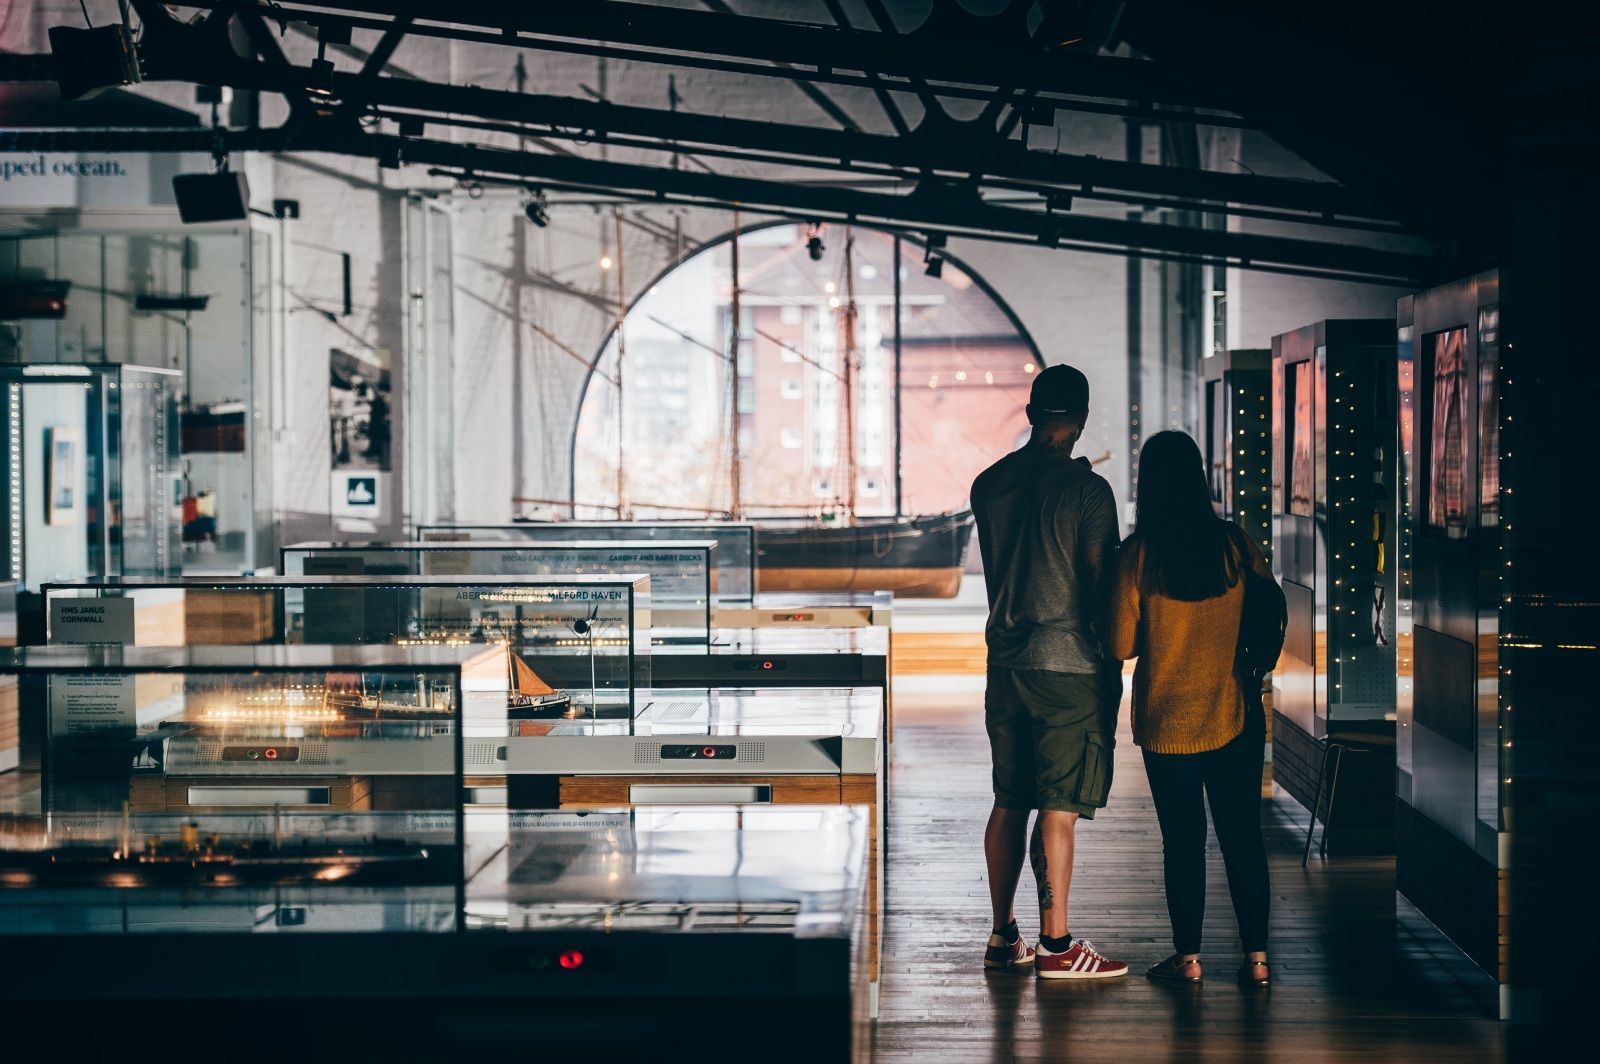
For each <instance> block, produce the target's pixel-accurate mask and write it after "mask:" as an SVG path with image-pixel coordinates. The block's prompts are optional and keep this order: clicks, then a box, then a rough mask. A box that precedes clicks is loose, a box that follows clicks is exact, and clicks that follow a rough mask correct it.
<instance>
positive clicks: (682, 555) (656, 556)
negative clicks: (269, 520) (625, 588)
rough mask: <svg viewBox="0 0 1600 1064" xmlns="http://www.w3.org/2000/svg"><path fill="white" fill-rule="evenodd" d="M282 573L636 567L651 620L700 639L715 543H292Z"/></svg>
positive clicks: (559, 572)
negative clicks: (646, 583) (646, 585)
mask: <svg viewBox="0 0 1600 1064" xmlns="http://www.w3.org/2000/svg"><path fill="white" fill-rule="evenodd" d="M279 557H280V558H281V560H282V565H281V568H282V570H283V573H284V575H286V576H328V575H336V574H337V575H355V574H368V575H420V576H492V577H502V578H503V577H517V576H566V575H581V576H589V575H602V576H615V575H617V574H622V573H643V574H645V575H647V576H648V577H649V578H650V622H651V625H652V628H653V630H654V631H655V632H656V633H658V634H662V633H666V632H670V634H671V637H672V639H673V641H675V642H688V643H704V642H705V641H706V640H707V639H708V638H709V636H710V629H711V610H712V605H713V603H714V602H715V596H716V578H717V571H716V543H715V542H713V541H710V540H701V541H681V542H680V541H646V542H638V541H635V542H587V541H584V542H574V543H534V542H522V541H506V540H499V541H495V540H481V541H480V540H473V541H465V542H459V543H442V542H427V541H418V542H410V543H297V544H295V545H293V546H290V547H284V548H283V549H282V550H281V551H280V552H279Z"/></svg>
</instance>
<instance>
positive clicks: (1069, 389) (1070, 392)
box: [1028, 365, 1089, 417]
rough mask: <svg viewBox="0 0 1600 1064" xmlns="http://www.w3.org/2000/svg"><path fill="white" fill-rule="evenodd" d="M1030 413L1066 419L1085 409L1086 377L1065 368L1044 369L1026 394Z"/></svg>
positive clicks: (1087, 407)
mask: <svg viewBox="0 0 1600 1064" xmlns="http://www.w3.org/2000/svg"><path fill="white" fill-rule="evenodd" d="M1028 402H1029V403H1030V404H1032V406H1033V410H1034V413H1036V414H1045V415H1052V416H1058V417H1070V416H1072V415H1074V414H1081V413H1083V412H1084V411H1086V410H1088V409H1089V378H1088V377H1085V376H1084V375H1083V374H1082V373H1080V372H1079V371H1078V370H1075V369H1073V368H1072V367H1071V366H1068V365H1058V366H1046V367H1045V368H1044V369H1043V370H1042V371H1041V372H1040V373H1039V375H1038V376H1037V377H1035V378H1033V391H1032V392H1030V393H1029V395H1028Z"/></svg>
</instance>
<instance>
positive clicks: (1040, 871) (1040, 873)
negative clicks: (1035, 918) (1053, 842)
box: [1030, 846, 1056, 912]
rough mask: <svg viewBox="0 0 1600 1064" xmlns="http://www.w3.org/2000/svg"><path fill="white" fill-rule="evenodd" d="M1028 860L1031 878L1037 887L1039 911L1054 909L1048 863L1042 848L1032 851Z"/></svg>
mask: <svg viewBox="0 0 1600 1064" xmlns="http://www.w3.org/2000/svg"><path fill="white" fill-rule="evenodd" d="M1030 859H1031V861H1032V863H1033V878H1034V881H1035V882H1036V883H1037V884H1038V886H1039V911H1040V912H1043V911H1044V910H1046V909H1054V908H1055V907H1056V892H1055V888H1054V887H1052V886H1051V885H1050V861H1049V859H1048V858H1046V857H1045V855H1044V847H1043V846H1041V847H1039V848H1038V849H1036V850H1034V851H1033V853H1032V855H1031V857H1030Z"/></svg>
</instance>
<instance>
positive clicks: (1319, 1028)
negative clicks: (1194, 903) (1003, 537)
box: [874, 684, 1502, 1064]
mask: <svg viewBox="0 0 1600 1064" xmlns="http://www.w3.org/2000/svg"><path fill="white" fill-rule="evenodd" d="M968 686H971V685H970V684H969V685H968ZM896 700H897V717H898V719H897V725H896V732H895V744H894V762H895V771H894V772H893V773H892V774H891V781H892V786H893V801H892V804H891V809H892V816H893V823H892V824H891V827H890V834H891V838H892V840H893V841H892V844H891V847H890V855H889V868H888V873H889V883H890V886H889V896H888V904H889V911H888V923H887V931H886V934H887V937H886V940H885V948H886V953H885V957H884V978H883V988H882V998H881V1005H880V1010H881V1011H880V1019H879V1022H878V1025H877V1029H876V1032H875V1035H874V1038H875V1045H874V1053H875V1057H874V1058H875V1059H876V1060H879V1061H912V1060H915V1061H918V1062H921V1064H927V1062H930V1061H962V1062H984V1061H997V1062H998V1061H1031V1060H1066V1059H1073V1060H1078V1061H1097V1062H1106V1061H1114V1062H1124V1061H1149V1060H1159V1061H1184V1062H1189V1061H1196V1062H1198V1061H1218V1062H1222V1061H1244V1062H1250V1061H1278V1060H1282V1061H1294V1062H1296V1064H1312V1062H1316V1061H1363V1062H1374V1061H1396V1062H1400V1061H1406V1062H1411V1061H1469V1060H1470V1061H1493V1060H1499V1059H1501V1057H1502V1044H1501V1038H1502V1035H1501V1029H1500V1025H1499V1024H1498V1023H1497V1022H1496V1021H1494V1020H1492V1019H1490V1018H1488V1017H1489V1015H1490V1014H1491V1010H1492V1008H1493V1005H1494V1002H1493V988H1492V986H1490V985H1488V984H1487V983H1486V982H1485V981H1484V980H1482V979H1481V978H1480V977H1478V976H1476V974H1475V973H1476V969H1473V968H1471V967H1470V965H1467V964H1465V963H1464V962H1463V961H1462V959H1461V958H1460V955H1459V954H1457V953H1456V952H1455V951H1454V950H1453V948H1452V947H1450V946H1449V944H1448V943H1447V942H1445V941H1443V940H1442V939H1441V938H1439V937H1438V936H1437V933H1436V932H1433V931H1432V929H1431V928H1429V927H1428V926H1427V925H1425V924H1424V923H1422V922H1421V921H1420V919H1418V918H1417V917H1416V916H1415V913H1414V912H1408V911H1405V910H1404V909H1403V907H1402V908H1401V909H1400V911H1398V913H1397V904H1396V896H1395V892H1394V865H1393V861H1392V860H1379V859H1356V858H1340V859H1337V860H1334V861H1330V862H1326V863H1324V862H1321V861H1319V860H1317V859H1316V858H1315V857H1313V860H1312V864H1311V867H1310V869H1309V870H1305V871H1302V869H1301V867H1300V849H1299V847H1300V843H1301V842H1302V841H1303V839H1304V835H1303V834H1302V832H1303V830H1304V828H1303V823H1304V821H1303V817H1304V813H1303V811H1302V810H1300V809H1299V807H1298V806H1296V805H1294V804H1293V803H1292V801H1290V800H1288V799H1284V798H1279V799H1275V800H1274V801H1273V802H1272V803H1271V804H1270V806H1269V815H1268V823H1269V827H1268V850H1269V853H1270V854H1271V862H1272V888H1273V889H1272V895H1273V913H1272V936H1273V939H1272V944H1273V958H1274V962H1275V963H1274V976H1275V979H1276V982H1275V985H1274V986H1273V987H1272V988H1271V989H1270V990H1267V991H1255V992H1244V991H1241V990H1239V989H1238V988H1236V987H1235V986H1234V984H1233V981H1232V976H1233V972H1234V970H1235V968H1236V967H1237V965H1238V954H1237V949H1238V940H1237V937H1236V935H1235V931H1234V925H1233V914H1232V910H1231V908H1230V906H1229V904H1228V897H1227V891H1226V887H1225V884H1224V881H1223V878H1222V867H1221V861H1220V858H1218V856H1217V854H1216V851H1215V840H1213V843H1212V862H1211V877H1210V883H1209V886H1208V900H1207V921H1206V943H1207V947H1206V956H1207V958H1208V960H1209V961H1210V965H1209V968H1208V973H1209V975H1210V981H1208V982H1207V983H1205V984H1204V985H1202V986H1200V987H1194V988H1190V987H1171V986H1167V985H1162V984H1152V983H1150V982H1149V981H1148V980H1146V979H1145V978H1144V976H1143V974H1142V973H1143V970H1144V968H1145V967H1146V966H1148V965H1149V964H1151V963H1153V962H1154V961H1157V960H1159V959H1161V958H1162V957H1164V956H1166V955H1167V953H1169V952H1170V950H1171V940H1170V933H1169V925H1168V924H1167V917H1166V910H1165V907H1164V901H1163V897H1162V889H1161V852H1160V837H1159V835H1158V833H1157V828H1156V820H1155V813H1154V810H1153V808H1152V806H1151V803H1150V795H1149V791H1148V788H1147V786H1146V783H1145V778H1144V769H1143V765H1142V763H1141V761H1140V758H1139V755H1138V751H1137V749H1136V748H1135V747H1134V746H1133V744H1132V742H1131V741H1130V739H1129V737H1128V736H1127V734H1126V732H1124V734H1123V736H1122V737H1121V739H1120V741H1119V745H1118V747H1117V755H1118V757H1117V764H1116V777H1115V783H1114V785H1113V788H1112V792H1111V804H1110V806H1109V808H1108V809H1106V810H1104V811H1102V812H1101V813H1100V815H1099V816H1097V817H1096V818H1095V820H1094V821H1093V822H1088V821H1085V822H1083V823H1082V824H1081V825H1080V828H1079V832H1078V840H1079V841H1078V859H1077V866H1076V873H1075V878H1074V881H1073V886H1072V894H1071V909H1070V918H1071V924H1072V930H1073V933H1074V934H1077V935H1081V936H1082V937H1085V938H1088V939H1090V940H1091V941H1092V942H1093V943H1094V945H1095V946H1096V947H1098V948H1099V949H1101V950H1102V951H1103V952H1105V953H1107V954H1108V955H1111V956H1114V957H1118V958H1121V959H1125V960H1127V961H1128V962H1129V964H1130V965H1131V966H1132V968H1133V971H1132V973H1131V974H1130V975H1129V976H1128V977H1127V978H1125V979H1119V980H1108V981H1103V982H1095V983H1075V982H1073V983H1063V982H1059V981H1058V982H1054V983H1043V984H1040V983H1039V982H1038V981H1037V980H1035V979H1034V978H1033V976H1032V975H1031V973H1029V974H1021V973H998V974H987V973H985V972H984V971H983V970H982V968H981V964H980V958H981V954H982V951H983V940H984V937H985V936H986V935H987V933H988V929H989V924H988V921H989V905H988V900H987V899H988V895H987V888H986V885H985V879H984V868H983V857H982V851H981V837H982V829H983V822H984V818H985V817H986V816H987V815H988V810H989V805H990V794H991V792H990V790H989V775H988V774H989V755H988V747H987V744H986V742H985V739H984V734H983V724H982V710H981V708H980V706H981V695H979V694H977V693H975V692H972V691H967V692H965V693H961V694H956V695H951V694H949V693H944V694H941V695H937V696H930V695H917V694H913V693H907V692H897V695H896ZM1124 721H1126V713H1124ZM1124 727H1125V725H1124ZM1031 891H1032V880H1031V877H1030V874H1029V873H1028V872H1027V871H1026V870H1024V872H1023V885H1022V888H1021V896H1020V897H1019V899H1018V906H1017V912H1018V916H1019V919H1020V923H1021V926H1022V929H1023V933H1024V934H1025V935H1028V936H1030V937H1031V936H1033V935H1035V934H1036V933H1037V930H1038V923H1037V912H1036V911H1034V910H1032V909H1031V907H1030V901H1031Z"/></svg>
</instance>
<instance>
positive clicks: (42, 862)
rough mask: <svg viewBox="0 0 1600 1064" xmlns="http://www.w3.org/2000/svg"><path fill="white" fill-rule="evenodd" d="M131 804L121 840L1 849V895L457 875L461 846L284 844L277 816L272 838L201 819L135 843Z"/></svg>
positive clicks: (426, 880) (441, 879)
mask: <svg viewBox="0 0 1600 1064" xmlns="http://www.w3.org/2000/svg"><path fill="white" fill-rule="evenodd" d="M133 829H134V819H133V817H132V816H131V814H130V811H129V807H128V805H127V804H126V803H124V805H123V809H122V827H121V832H120V837H119V839H118V841H117V842H116V843H115V844H113V843H111V842H67V843H65V844H63V845H58V846H43V847H40V848H38V849H14V848H11V847H5V848H0V889H3V888H6V887H52V886H68V887H114V888H120V889H128V888H140V887H180V888H192V887H248V886H287V885H296V884H310V883H339V884H341V885H346V886H379V885H385V884H437V883H446V882H450V881H451V878H452V877H453V876H454V874H455V847H453V846H451V845H438V844H434V845H430V846H424V845H421V844H420V843H414V842H408V841H405V840H403V839H392V838H384V837H382V836H378V835H371V836H368V837H366V838H361V839H350V840H346V841H343V842H327V841H322V840H312V839H304V838H302V839H295V838H290V839H285V838H284V835H283V829H282V825H281V821H280V820H279V818H278V816H277V815H276V813H275V814H274V816H273V830H272V836H271V837H270V838H261V837H255V836H245V837H240V838H226V837H224V836H223V835H222V834H221V833H219V832H207V833H205V834H203V835H202V834H201V828H200V825H199V824H198V823H196V822H195V821H192V820H189V821H185V822H183V823H181V824H179V825H178V834H177V837H176V838H172V837H163V836H160V835H146V836H144V838H143V839H142V840H139V841H138V842H137V844H136V842H135V838H136V836H135V832H134V830H133Z"/></svg>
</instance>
